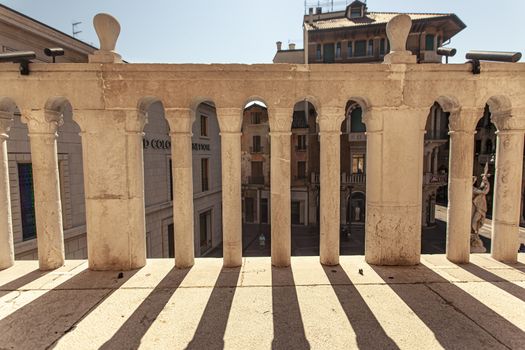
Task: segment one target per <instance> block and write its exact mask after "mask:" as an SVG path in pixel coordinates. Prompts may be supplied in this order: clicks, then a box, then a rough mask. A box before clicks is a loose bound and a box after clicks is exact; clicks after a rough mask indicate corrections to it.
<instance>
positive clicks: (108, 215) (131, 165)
mask: <svg viewBox="0 0 525 350" xmlns="http://www.w3.org/2000/svg"><path fill="white" fill-rule="evenodd" d="M74 119H75V121H77V123H78V124H79V125H80V128H81V130H82V132H81V136H82V154H83V157H82V161H83V170H84V188H85V197H86V226H87V243H88V261H89V268H90V269H91V270H111V271H122V270H125V271H127V270H133V269H138V268H141V267H143V266H145V265H146V227H145V208H144V161H143V146H142V139H143V129H144V124H145V122H146V116H145V115H144V114H143V113H142V112H139V111H137V110H136V109H127V110H124V109H115V110H76V111H75V114H74Z"/></svg>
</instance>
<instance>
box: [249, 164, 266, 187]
mask: <svg viewBox="0 0 525 350" xmlns="http://www.w3.org/2000/svg"><path fill="white" fill-rule="evenodd" d="M250 184H253V185H264V174H263V162H260V161H253V162H252V175H251V177H250Z"/></svg>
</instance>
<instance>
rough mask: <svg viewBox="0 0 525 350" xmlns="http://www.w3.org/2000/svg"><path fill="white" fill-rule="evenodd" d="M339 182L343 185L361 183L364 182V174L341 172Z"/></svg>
mask: <svg viewBox="0 0 525 350" xmlns="http://www.w3.org/2000/svg"><path fill="white" fill-rule="evenodd" d="M341 184H344V185H358V184H359V185H362V184H366V174H364V173H356V174H345V173H343V174H341Z"/></svg>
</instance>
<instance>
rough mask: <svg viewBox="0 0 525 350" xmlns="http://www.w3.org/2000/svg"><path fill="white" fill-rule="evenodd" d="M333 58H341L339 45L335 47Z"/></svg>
mask: <svg viewBox="0 0 525 350" xmlns="http://www.w3.org/2000/svg"><path fill="white" fill-rule="evenodd" d="M335 58H341V43H337V44H336V45H335Z"/></svg>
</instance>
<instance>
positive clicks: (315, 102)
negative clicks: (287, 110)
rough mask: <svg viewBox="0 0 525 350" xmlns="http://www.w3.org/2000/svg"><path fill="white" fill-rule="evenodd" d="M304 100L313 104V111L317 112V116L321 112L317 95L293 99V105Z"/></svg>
mask: <svg viewBox="0 0 525 350" xmlns="http://www.w3.org/2000/svg"><path fill="white" fill-rule="evenodd" d="M304 101H307V102H310V103H311V104H312V105H313V106H314V108H315V111H316V112H317V115H318V116H319V115H320V114H321V113H320V112H321V108H322V105H321V102H320V101H319V99H318V98H317V97H315V96H312V95H307V96H303V97H301V98H298V99H296V100H294V103H293V106H295V105H296V104H298V103H300V102H304Z"/></svg>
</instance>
